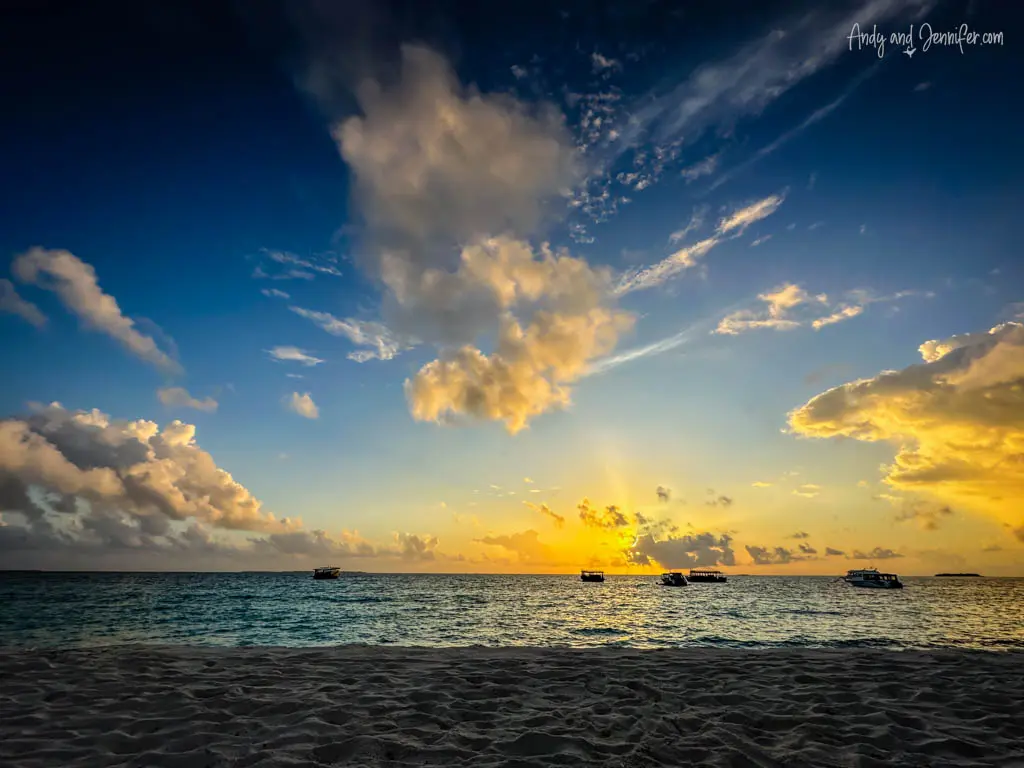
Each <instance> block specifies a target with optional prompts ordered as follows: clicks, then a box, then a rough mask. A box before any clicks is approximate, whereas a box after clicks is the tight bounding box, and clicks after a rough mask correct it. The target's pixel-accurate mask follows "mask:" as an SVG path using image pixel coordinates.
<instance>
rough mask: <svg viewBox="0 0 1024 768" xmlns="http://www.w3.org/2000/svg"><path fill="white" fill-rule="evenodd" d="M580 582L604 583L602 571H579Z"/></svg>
mask: <svg viewBox="0 0 1024 768" xmlns="http://www.w3.org/2000/svg"><path fill="white" fill-rule="evenodd" d="M580 581H604V571H580Z"/></svg>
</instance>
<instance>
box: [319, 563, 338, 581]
mask: <svg viewBox="0 0 1024 768" xmlns="http://www.w3.org/2000/svg"><path fill="white" fill-rule="evenodd" d="M340 575H341V568H339V567H338V566H336V565H325V566H323V567H322V568H314V569H313V578H314V579H336V578H338V577H339V576H340Z"/></svg>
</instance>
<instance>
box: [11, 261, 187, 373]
mask: <svg viewBox="0 0 1024 768" xmlns="http://www.w3.org/2000/svg"><path fill="white" fill-rule="evenodd" d="M12 270H13V272H14V275H15V277H17V278H18V279H19V280H21V281H22V282H25V283H31V284H32V285H37V286H39V287H40V288H45V289H46V290H49V291H53V292H54V293H56V294H57V296H58V298H60V300H61V302H63V304H64V306H66V307H67V308H68V309H69V310H70V311H71V312H73V313H74V314H75V315H76V316H77V317H78V319H79V320H80V321H81V322H82V324H83V325H84V326H85V327H87V328H91V329H94V330H97V331H101V332H103V333H106V334H107V335H109V336H111V337H112V338H114V339H116V340H117V341H119V342H120V343H121V344H122V345H123V346H124V347H125V348H126V349H128V350H129V351H130V352H131V353H132V354H134V355H136V356H137V357H140V358H141V359H143V360H145V361H147V362H150V363H152V364H154V365H156V366H157V367H158V368H160V369H162V370H164V371H166V372H168V373H180V372H181V366H180V365H179V364H178V363H177V362H176V361H175V360H173V359H172V358H171V357H170V356H169V355H168V354H167V353H165V352H164V351H162V350H161V349H160V348H159V347H158V346H157V343H156V341H154V340H153V338H152V337H151V336H147V335H146V334H144V333H141V332H140V331H139V330H138V328H137V327H136V322H135V321H134V320H132V319H131V318H128V317H125V316H124V315H122V314H121V308H120V307H119V306H118V304H117V301H116V300H115V299H114V297H113V296H111V295H109V294H107V293H104V292H103V290H102V289H101V288H100V286H99V282H98V281H97V279H96V271H95V270H94V269H93V268H92V266H91V265H89V264H86V263H85V262H84V261H82V260H81V259H79V258H78V257H77V256H75V255H74V254H73V253H70V252H68V251H62V250H46V249H44V248H32V249H30V250H28V251H26V252H25V253H23V254H21V255H20V256H18V257H17V258H16V259H15V260H14V264H13V265H12Z"/></svg>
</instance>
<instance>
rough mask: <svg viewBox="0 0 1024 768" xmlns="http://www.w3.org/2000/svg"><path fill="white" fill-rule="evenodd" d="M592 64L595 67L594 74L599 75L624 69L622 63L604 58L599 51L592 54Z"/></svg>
mask: <svg viewBox="0 0 1024 768" xmlns="http://www.w3.org/2000/svg"><path fill="white" fill-rule="evenodd" d="M590 64H591V66H592V67H593V70H594V72H595V73H597V74H601V73H603V72H608V71H614V70H617V69H622V63H621V62H620V61H618V60H617V59H612V58H607V57H605V56H602V55H601V54H600V53H598V52H597V51H594V53H592V54H590Z"/></svg>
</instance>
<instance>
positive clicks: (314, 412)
mask: <svg viewBox="0 0 1024 768" xmlns="http://www.w3.org/2000/svg"><path fill="white" fill-rule="evenodd" d="M285 405H286V406H287V407H288V410H290V411H292V412H293V413H297V414H299V416H302V417H304V418H307V419H318V418H320V409H319V408H317V407H316V403H314V402H313V398H312V397H311V396H310V394H309V392H306V393H304V394H301V395H300V394H299V393H298V392H292V393H291V394H290V395H288V396H287V397H286V398H285Z"/></svg>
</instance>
